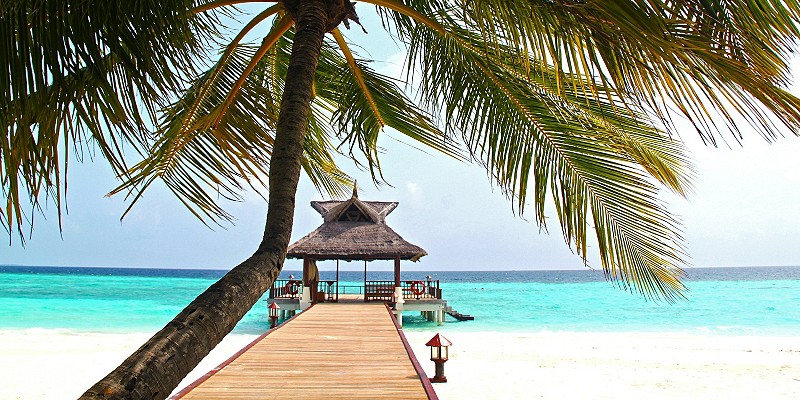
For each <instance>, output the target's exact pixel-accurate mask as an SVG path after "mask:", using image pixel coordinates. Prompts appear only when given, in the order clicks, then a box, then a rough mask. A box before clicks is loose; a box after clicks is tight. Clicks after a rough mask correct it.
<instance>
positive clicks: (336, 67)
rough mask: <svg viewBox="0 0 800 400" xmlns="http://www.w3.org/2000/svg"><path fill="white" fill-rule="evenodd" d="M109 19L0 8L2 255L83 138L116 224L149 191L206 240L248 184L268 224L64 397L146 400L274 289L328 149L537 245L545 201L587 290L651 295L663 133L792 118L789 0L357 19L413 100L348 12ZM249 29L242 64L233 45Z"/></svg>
mask: <svg viewBox="0 0 800 400" xmlns="http://www.w3.org/2000/svg"><path fill="white" fill-rule="evenodd" d="M118 3H122V4H116V3H115V4H106V2H103V1H97V0H84V1H78V0H75V1H69V2H64V1H55V0H53V1H47V0H38V1H36V0H17V1H11V2H7V3H4V5H2V6H0V32H2V36H1V37H2V38H3V46H2V50H1V51H0V54H2V55H1V56H0V57H2V58H3V61H6V62H4V63H2V65H7V69H8V74H6V73H2V74H0V87H2V94H3V96H4V101H3V102H2V104H0V116H2V122H3V124H2V125H1V126H2V127H3V128H4V130H5V136H4V138H5V139H4V140H3V142H2V144H0V157H2V162H3V169H0V180H2V182H3V190H4V193H5V194H6V198H7V201H6V207H5V209H4V210H2V211H0V216H1V217H3V220H4V225H5V226H6V229H8V230H9V235H10V236H11V234H12V232H11V231H12V230H17V231H18V232H19V234H20V235H19V236H20V237H24V236H23V235H22V233H23V232H22V231H23V226H24V224H25V222H24V221H25V220H26V218H27V214H25V212H23V210H22V207H23V206H24V204H26V201H27V202H28V203H30V204H31V205H32V206H33V208H34V209H36V208H38V207H39V205H40V202H41V201H42V200H43V199H53V200H54V201H55V203H56V205H57V208H58V210H59V214H60V210H61V201H62V199H63V196H64V194H63V193H62V192H63V190H64V189H65V187H66V184H65V175H64V174H65V171H63V169H65V168H66V165H67V154H68V153H67V152H66V149H68V148H76V149H79V150H80V149H83V143H84V142H85V141H87V140H88V139H91V140H92V141H94V142H95V143H96V148H98V149H99V150H100V153H101V155H102V156H103V157H104V158H106V159H107V160H108V161H109V163H110V165H111V166H112V168H114V170H115V171H116V172H117V173H118V174H119V175H120V177H121V178H122V180H123V184H122V185H121V186H120V187H119V188H117V189H116V190H114V191H113V193H121V192H124V193H128V194H129V195H132V196H133V197H132V201H131V205H133V204H134V203H135V202H136V199H138V196H140V195H141V194H142V193H143V191H144V190H146V188H148V187H149V186H150V185H151V184H152V183H153V182H155V181H157V180H159V181H162V182H164V184H166V186H167V187H168V188H170V189H171V190H172V191H173V192H174V193H175V194H176V196H177V197H178V198H179V199H181V201H183V202H184V204H185V205H186V206H187V207H188V208H189V210H191V212H193V213H194V214H195V215H197V216H198V217H199V218H201V219H203V220H204V221H212V222H216V221H218V220H220V219H222V220H224V219H226V218H229V215H228V214H226V213H225V211H224V210H223V209H222V207H221V206H220V205H219V204H217V202H216V200H215V198H216V197H223V198H232V199H237V198H238V195H239V193H240V192H241V190H242V189H243V186H248V185H249V186H253V187H256V186H260V185H263V186H267V187H268V189H269V199H268V215H267V223H266V227H265V233H264V237H263V240H262V242H261V244H260V245H259V247H258V249H257V250H256V252H255V253H254V254H253V255H252V256H251V257H250V258H248V259H247V260H245V261H244V262H242V263H241V264H240V265H238V266H237V267H235V268H233V269H232V270H231V271H230V272H229V273H228V274H227V275H225V277H223V278H222V279H220V281H218V282H216V283H215V284H214V285H212V286H211V287H210V288H209V289H208V290H207V291H206V292H204V293H203V294H202V295H200V296H199V297H198V298H197V299H195V300H194V301H193V302H192V303H191V304H189V305H188V306H187V307H186V308H185V309H184V310H183V311H182V312H181V313H180V314H179V315H178V316H176V317H175V319H173V320H172V321H171V322H170V323H169V324H168V325H167V326H166V327H164V328H163V329H162V330H161V331H160V332H158V333H157V334H156V335H154V336H153V337H152V338H151V339H150V340H149V341H148V342H147V343H145V344H144V345H143V346H142V347H141V348H140V349H139V350H137V351H136V352H135V353H134V354H132V355H131V356H130V357H129V358H128V359H127V360H126V361H125V362H124V363H123V364H122V365H120V366H119V367H118V368H117V369H116V370H114V371H112V372H111V373H110V374H109V375H108V376H107V377H105V378H104V379H103V380H101V381H100V382H98V383H97V384H96V385H94V386H93V387H92V388H91V389H89V391H87V393H86V394H85V395H84V398H163V397H166V396H167V395H168V394H169V393H170V392H171V391H172V389H174V388H175V386H177V384H178V383H179V382H180V380H181V379H182V378H183V377H184V376H185V375H186V374H188V373H189V372H190V371H191V370H192V369H193V368H194V367H195V366H196V365H197V363H199V361H200V360H201V359H202V358H203V357H204V356H205V355H206V354H207V353H208V352H209V351H210V350H211V349H212V348H213V347H214V346H215V345H216V344H217V343H218V342H219V341H220V340H221V339H222V338H223V337H224V336H225V335H226V334H227V333H228V332H230V331H231V330H232V329H233V327H234V326H235V324H236V323H237V322H238V320H239V319H240V318H241V317H242V316H243V315H244V314H245V313H246V312H247V311H248V310H249V309H250V307H252V305H253V304H254V303H255V302H256V301H257V300H258V299H259V297H260V296H261V295H262V294H263V293H264V292H265V291H266V290H267V289H268V288H269V287H270V285H271V284H272V283H273V281H274V280H275V279H276V277H277V276H278V274H279V272H280V269H281V267H282V264H283V261H284V256H285V252H286V248H287V246H288V242H289V237H290V234H291V227H292V218H293V213H294V202H295V199H294V196H295V191H296V188H297V182H298V179H299V176H300V172H301V170H303V169H304V170H305V171H306V173H307V175H308V176H309V177H310V178H311V180H312V181H313V182H314V183H315V184H316V185H317V187H319V188H320V190H322V191H326V192H327V193H329V194H332V195H337V194H339V193H341V192H342V190H343V187H344V186H346V185H347V184H348V183H349V177H348V176H347V175H346V174H345V173H344V172H342V170H340V169H339V168H338V166H337V165H336V163H335V155H336V154H337V153H338V152H339V151H341V149H347V155H349V156H350V157H351V158H353V159H354V160H362V161H361V162H363V163H364V164H365V165H366V166H367V168H369V170H370V171H371V172H372V174H373V177H375V179H376V180H380V179H381V175H380V163H379V160H378V150H377V138H378V136H379V134H380V133H381V132H382V131H383V128H384V127H391V128H395V129H397V130H398V131H399V132H401V133H402V134H405V135H407V136H408V137H409V138H411V139H412V140H416V141H419V142H420V143H423V144H424V145H426V146H430V147H432V148H434V149H436V150H438V151H440V152H443V153H445V154H447V155H450V156H453V157H458V158H466V159H470V160H472V161H474V162H478V163H480V164H481V165H483V166H484V167H485V168H486V170H487V172H488V173H489V175H490V177H491V178H492V180H494V181H495V183H497V184H498V185H499V186H500V187H501V188H503V189H504V190H505V191H506V192H507V194H508V196H509V197H510V198H512V199H513V200H514V202H515V204H516V205H517V207H518V209H519V211H520V212H523V211H524V208H525V206H526V204H528V203H529V202H530V203H532V204H533V209H534V210H533V213H534V215H535V217H536V221H537V222H538V223H539V224H540V226H544V224H545V215H544V205H545V203H546V202H547V199H548V198H550V199H551V201H553V203H554V204H555V209H556V213H557V216H558V219H559V222H560V224H561V228H562V232H563V235H564V238H565V240H566V241H567V243H568V245H570V246H573V247H574V248H575V250H576V251H577V252H578V254H579V255H580V256H582V257H583V258H584V259H585V258H586V256H587V244H586V243H587V238H588V235H589V233H588V231H589V230H588V229H587V228H591V227H592V225H593V228H594V234H595V236H596V237H597V240H598V244H599V246H598V248H599V250H600V259H601V262H602V266H603V270H604V271H605V273H606V275H607V277H608V278H610V279H612V280H614V281H615V282H617V283H618V284H619V285H620V286H622V287H624V288H627V289H630V290H633V291H638V292H639V293H641V294H643V295H644V296H647V297H664V298H667V299H674V298H676V297H680V295H681V294H680V293H681V290H682V289H683V286H682V285H681V283H680V280H679V278H680V275H681V271H680V269H679V266H680V265H682V263H683V257H684V254H683V250H682V247H681V239H680V228H679V224H678V222H677V221H676V220H675V219H674V218H673V217H672V216H671V215H670V214H669V213H668V211H667V210H665V209H664V207H663V205H662V204H661V203H660V202H659V200H658V197H657V195H658V191H659V189H660V188H661V187H666V188H668V189H670V190H673V191H675V192H677V193H679V194H685V193H686V192H687V191H688V190H689V188H690V180H691V178H690V172H691V165H690V162H689V161H688V159H687V156H686V154H685V151H684V149H683V146H682V145H681V143H680V141H679V140H676V139H674V138H673V135H675V134H677V132H675V128H674V125H673V124H672V119H671V118H673V115H682V116H683V117H686V118H688V120H689V121H691V122H692V123H693V125H694V127H695V128H696V130H697V131H698V133H699V134H700V135H701V136H702V137H703V138H704V139H705V140H707V141H708V142H709V143H712V144H713V143H715V141H716V139H717V134H716V132H717V130H718V125H720V124H724V125H726V126H727V127H728V128H729V129H730V130H732V131H733V133H734V137H737V138H738V137H739V136H738V135H739V134H740V133H739V131H738V126H739V123H738V121H737V118H738V117H739V116H744V117H745V118H746V119H747V121H748V122H749V123H750V124H751V125H753V126H755V127H756V128H758V129H759V131H760V132H761V133H762V134H763V135H764V136H765V138H767V139H768V140H771V139H774V138H775V137H776V136H777V135H778V134H777V133H776V132H777V130H776V129H775V128H776V125H784V126H788V127H790V128H796V127H798V125H800V101H799V100H798V99H797V98H796V97H794V96H792V95H791V94H789V93H788V92H786V91H785V90H783V89H782V87H784V86H786V84H787V81H788V73H787V70H788V68H787V64H786V60H787V58H788V54H789V53H790V52H791V50H792V47H791V46H792V45H793V43H794V41H795V40H797V38H798V36H799V35H798V33H800V31H798V16H799V15H800V12H799V9H800V7H798V3H797V2H796V1H783V2H768V3H767V2H757V3H753V2H742V1H735V0H707V1H693V0H689V1H663V0H655V1H653V0H651V1H641V0H624V1H623V0H621V1H598V2H594V1H571V0H546V1H530V0H527V1H509V0H483V1H480V2H471V1H458V0H432V1H431V0H403V1H401V0H365V1H363V3H368V4H373V5H375V6H377V9H378V12H379V14H380V16H381V18H382V21H383V26H384V28H385V29H386V30H387V31H389V33H390V34H392V35H393V36H394V37H395V38H396V40H397V41H398V42H399V43H402V44H404V45H405V46H406V48H407V51H408V56H407V62H408V65H409V75H410V77H411V79H412V82H418V84H417V87H416V100H417V101H416V102H415V101H412V99H410V98H409V97H408V95H407V94H406V93H405V92H404V91H403V90H401V88H400V87H399V86H398V82H396V81H394V80H393V79H392V78H389V77H385V76H381V75H380V74H377V73H376V72H375V71H373V70H372V69H371V68H370V67H369V62H368V61H366V60H363V59H360V58H358V57H357V56H356V54H355V52H353V51H352V50H351V47H352V46H351V44H350V43H349V42H348V41H347V39H346V38H345V36H344V35H343V33H342V32H341V31H340V30H339V27H340V26H341V25H345V26H346V27H348V26H349V25H350V23H358V18H357V16H356V13H355V7H354V5H353V4H352V3H350V2H349V1H342V0H284V1H246V0H239V1H237V0H215V1H211V0H197V1H190V0H160V1H152V0H144V1H139V2H118ZM239 3H267V4H266V7H265V8H264V10H263V11H262V12H260V13H258V14H257V15H256V16H255V17H254V18H253V19H252V20H251V21H250V22H248V23H247V24H246V25H245V26H244V27H243V28H242V30H241V31H240V32H239V33H238V34H236V35H235V36H234V37H233V38H232V39H231V38H230V37H227V36H226V35H224V31H223V30H222V29H221V28H220V27H221V26H222V25H224V24H227V23H230V20H229V18H230V17H231V16H234V15H235V13H236V9H235V8H233V7H232V6H233V5H235V4H239ZM266 23H270V24H271V25H270V28H269V31H268V33H267V34H266V35H265V36H264V37H263V41H262V42H261V44H260V45H258V46H251V45H247V44H243V40H244V38H245V36H246V35H247V34H248V33H250V32H252V30H253V29H254V28H255V27H256V26H258V25H260V24H266ZM223 40H227V43H226V45H225V46H223V51H222V52H221V54H220V55H219V56H218V57H216V58H215V61H213V62H210V61H208V60H210V59H211V58H210V57H212V56H213V55H211V54H210V53H209V52H207V49H208V48H210V47H213V46H214V45H215V44H216V43H221V42H222V41H223ZM6 76H8V77H6ZM187 80H188V82H187ZM773 121H775V122H773ZM440 127H443V128H440ZM336 141H338V142H339V143H338V144H336V143H334V142H336ZM64 144H66V146H64ZM126 149H127V150H126ZM126 151H127V153H126ZM130 153H134V154H136V155H138V156H139V158H140V161H139V162H137V163H135V164H134V165H132V166H130V165H129V161H130V160H131V159H132V158H131V155H130ZM134 158H135V157H134ZM357 162H358V161H357ZM265 177H268V178H265ZM266 179H268V180H267V181H265V180H266ZM25 196H27V198H25ZM31 218H32V214H31Z"/></svg>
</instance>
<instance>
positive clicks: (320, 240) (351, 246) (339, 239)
mask: <svg viewBox="0 0 800 400" xmlns="http://www.w3.org/2000/svg"><path fill="white" fill-rule="evenodd" d="M311 207H313V208H314V209H315V210H317V211H318V212H319V213H320V215H322V218H323V220H324V222H323V223H322V225H320V226H319V228H317V229H316V230H314V231H313V232H311V233H309V234H308V235H306V236H305V237H303V238H302V239H300V240H298V241H297V242H295V243H294V244H292V245H291V246H289V252H288V254H287V257H289V258H304V257H310V258H314V259H317V260H393V259H394V258H396V257H400V259H402V260H412V261H416V260H418V259H419V258H420V257H422V256H425V255H427V254H428V253H426V252H425V250H423V249H422V248H421V247H419V246H416V245H414V244H411V243H409V242H407V241H406V240H405V239H403V238H402V237H400V235H398V234H397V232H395V231H393V230H392V228H389V226H388V225H386V216H387V215H389V213H391V212H392V211H393V210H394V209H395V208H396V207H397V203H396V202H382V201H361V200H359V199H358V195H357V194H356V190H355V189H354V190H353V197H351V198H350V199H348V200H345V201H312V202H311Z"/></svg>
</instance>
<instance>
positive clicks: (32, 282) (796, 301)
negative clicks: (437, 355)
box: [0, 266, 800, 336]
mask: <svg viewBox="0 0 800 400" xmlns="http://www.w3.org/2000/svg"><path fill="white" fill-rule="evenodd" d="M225 272H226V271H220V270H188V269H140V268H77V267H21V266H0V329H12V330H25V329H37V328H42V329H63V330H64V332H67V333H69V332H77V333H80V332H109V333H134V332H154V331H156V330H158V329H159V328H161V327H162V326H164V324H166V323H167V322H169V320H170V319H171V318H172V317H173V316H174V315H175V314H176V313H178V312H179V311H180V310H181V309H182V308H183V307H185V306H186V305H187V304H188V303H189V302H190V301H191V300H192V299H193V298H194V297H195V296H197V295H198V294H200V293H201V292H202V291H203V290H204V289H205V288H207V287H208V286H209V285H211V284H212V283H213V282H214V281H215V280H216V279H218V278H219V277H221V276H222V275H224V274H225ZM686 272H687V274H688V276H687V280H686V284H687V286H688V287H689V292H688V293H687V297H688V300H687V301H678V302H676V303H667V302H653V301H647V300H645V299H643V298H642V297H640V296H638V295H636V294H631V293H629V292H625V291H622V290H620V289H618V288H616V287H615V286H613V285H612V284H610V283H608V282H606V281H605V280H604V279H603V274H602V272H599V271H591V270H582V271H574V270H573V271H464V272H456V271H447V272H442V271H429V272H409V273H403V276H402V279H404V280H405V279H408V280H417V279H424V277H425V276H426V275H431V276H432V277H433V279H438V280H440V281H441V288H442V289H443V293H444V298H445V299H446V300H447V302H448V304H449V305H451V306H453V308H455V309H457V310H458V311H459V312H461V313H465V314H471V315H473V316H475V321H466V322H458V321H455V320H452V319H450V318H449V317H448V320H447V322H446V323H445V327H438V326H437V325H436V324H435V323H431V322H427V321H425V320H424V319H423V318H421V317H419V316H418V315H413V313H406V314H408V315H406V316H404V320H403V323H404V329H406V330H421V331H428V330H430V331H433V330H442V329H444V330H447V331H453V330H456V331H499V332H540V331H576V332H686V333H701V334H702V333H707V334H724V335H792V336H796V335H800V267H749V268H689V269H687V270H686ZM289 274H295V275H299V272H298V271H284V273H283V274H282V277H283V278H286V277H288V275H289ZM363 276H364V275H363V272H361V271H358V272H354V271H345V272H341V274H340V280H341V281H342V283H341V284H342V285H346V284H348V283H346V282H350V283H349V284H352V285H358V284H359V283H360V282H362V281H363ZM329 279H334V272H331V271H321V280H329ZM369 279H371V280H373V279H374V280H383V279H386V280H391V279H392V273H391V272H381V271H375V272H373V271H370V272H369ZM268 326H269V323H268V321H267V317H266V303H265V302H264V301H260V302H259V303H258V304H256V305H255V306H254V307H253V309H252V310H251V311H250V312H249V313H248V314H247V315H246V316H245V318H244V319H242V321H241V322H240V323H239V324H238V325H237V327H236V329H235V330H234V333H245V334H259V333H263V332H264V331H265V330H266V329H267V328H268Z"/></svg>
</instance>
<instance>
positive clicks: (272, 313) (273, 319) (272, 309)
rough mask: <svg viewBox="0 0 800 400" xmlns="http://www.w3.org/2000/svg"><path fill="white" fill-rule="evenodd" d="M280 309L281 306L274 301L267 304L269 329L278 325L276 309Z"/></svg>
mask: <svg viewBox="0 0 800 400" xmlns="http://www.w3.org/2000/svg"><path fill="white" fill-rule="evenodd" d="M280 309H281V306H279V305H278V304H276V303H275V302H274V301H273V302H272V303H270V305H269V327H270V329H272V328H274V327H276V326H278V310H280Z"/></svg>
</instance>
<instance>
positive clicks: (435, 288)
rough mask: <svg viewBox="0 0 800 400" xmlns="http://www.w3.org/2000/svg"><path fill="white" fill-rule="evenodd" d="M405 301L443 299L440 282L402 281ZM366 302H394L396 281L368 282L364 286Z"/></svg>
mask: <svg viewBox="0 0 800 400" xmlns="http://www.w3.org/2000/svg"><path fill="white" fill-rule="evenodd" d="M400 286H401V287H402V288H403V299H406V300H411V299H414V300H420V299H441V298H442V289H440V288H439V281H438V280H435V281H433V280H431V281H428V280H425V281H400ZM364 301H394V281H367V282H365V284H364Z"/></svg>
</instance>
